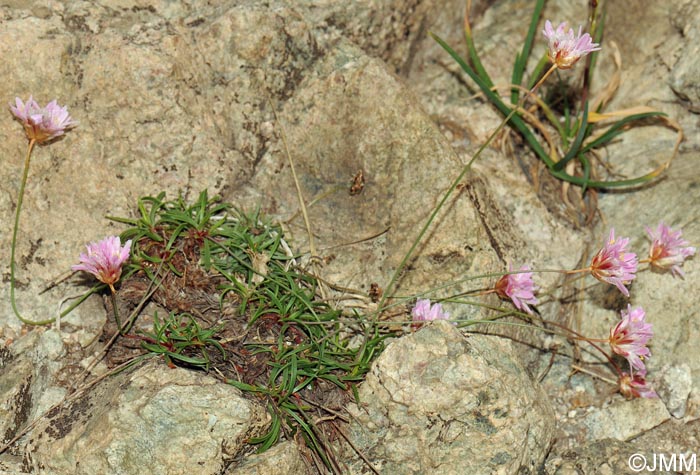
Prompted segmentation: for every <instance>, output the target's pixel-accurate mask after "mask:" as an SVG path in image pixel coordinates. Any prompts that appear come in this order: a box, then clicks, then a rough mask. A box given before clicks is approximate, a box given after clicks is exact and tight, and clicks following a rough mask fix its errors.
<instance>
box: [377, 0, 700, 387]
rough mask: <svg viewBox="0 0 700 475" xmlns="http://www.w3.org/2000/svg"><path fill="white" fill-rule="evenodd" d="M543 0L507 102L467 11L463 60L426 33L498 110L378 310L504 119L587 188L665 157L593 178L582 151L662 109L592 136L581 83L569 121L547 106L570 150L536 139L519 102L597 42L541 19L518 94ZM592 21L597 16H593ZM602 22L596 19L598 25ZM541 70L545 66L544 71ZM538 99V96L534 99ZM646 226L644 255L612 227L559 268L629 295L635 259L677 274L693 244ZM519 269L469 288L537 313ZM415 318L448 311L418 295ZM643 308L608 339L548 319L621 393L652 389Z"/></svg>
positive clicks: (554, 166)
mask: <svg viewBox="0 0 700 475" xmlns="http://www.w3.org/2000/svg"><path fill="white" fill-rule="evenodd" d="M543 4H544V1H537V3H536V5H535V10H534V13H533V16H532V21H531V24H530V28H529V31H528V35H527V38H526V41H525V45H524V46H523V50H522V52H521V53H520V54H519V55H518V56H517V57H516V61H515V67H514V71H513V88H512V94H511V96H510V100H511V104H512V106H509V105H507V104H506V102H505V101H504V100H503V99H502V98H501V97H499V96H498V95H497V94H496V92H495V91H494V84H493V82H492V81H491V79H490V77H489V75H488V74H487V72H486V71H485V69H484V67H483V65H482V64H481V62H480V60H479V56H478V54H477V51H476V48H475V47H474V42H473V38H472V34H471V29H470V27H469V22H468V15H467V16H465V37H466V40H467V49H468V51H469V61H465V60H464V59H462V58H461V57H460V56H459V55H458V54H457V53H456V52H455V51H454V50H453V49H452V48H451V47H450V46H449V45H448V44H447V43H445V42H444V41H443V40H442V39H440V38H439V37H438V36H437V35H434V34H432V33H431V35H432V36H433V38H434V39H435V40H436V41H437V42H438V43H439V44H440V45H441V46H442V47H443V48H444V49H445V50H446V51H447V52H448V53H449V54H450V56H452V58H453V59H454V60H455V61H456V62H457V63H458V64H459V65H460V67H461V68H462V70H463V71H464V72H465V73H466V74H467V75H468V76H469V77H470V78H471V79H472V80H473V81H474V82H475V83H476V84H477V85H478V87H479V88H480V89H481V91H482V93H483V94H484V96H485V97H486V98H487V99H488V100H489V101H490V102H491V103H492V104H493V105H494V106H495V107H496V109H497V110H498V111H499V112H501V114H502V115H503V116H504V119H503V121H502V122H501V123H500V125H499V126H498V127H497V128H496V129H495V130H494V131H493V132H492V133H491V134H490V135H489V137H488V139H487V140H486V141H485V142H484V143H483V144H482V145H481V146H480V147H479V148H478V150H477V151H476V153H475V154H474V155H473V156H472V158H471V160H470V161H469V162H468V163H467V164H466V166H464V168H463V169H462V171H461V173H459V175H458V176H457V178H456V179H455V180H454V181H453V182H452V184H451V186H450V187H449V188H448V189H447V191H446V192H445V193H444V195H443V197H442V199H441V200H440V201H439V203H438V205H437V206H436V207H435V208H434V209H433V211H432V212H431V214H430V215H429V217H428V219H427V221H426V223H425V224H424V226H423V227H422V228H421V230H420V232H419V234H418V236H417V237H416V239H415V240H414V242H413V244H412V246H411V248H410V249H409V251H408V252H407V253H406V255H405V256H404V259H403V260H402V261H401V263H400V264H399V266H398V268H397V269H396V271H395V272H394V275H393V276H392V279H391V280H390V282H389V284H388V286H387V288H386V290H385V292H384V294H383V296H382V299H381V301H380V303H379V310H378V313H380V312H382V311H384V310H386V309H387V308H388V305H386V300H387V299H388V298H390V296H391V295H392V291H393V290H394V286H395V284H396V281H397V279H398V276H399V275H401V273H402V271H403V269H404V268H405V266H406V263H407V262H408V261H409V259H410V258H411V257H412V256H413V253H414V251H415V249H416V247H417V246H418V244H419V243H420V241H421V240H422V238H423V236H424V235H425V233H426V231H427V230H428V228H429V227H430V226H431V224H432V222H433V220H434V219H435V217H436V216H437V214H438V212H439V211H440V209H441V208H442V207H443V205H444V204H445V202H446V201H447V199H448V198H449V197H450V196H451V194H452V193H453V192H454V190H455V189H456V188H457V186H458V184H459V183H460V182H461V180H462V179H463V178H464V176H465V175H466V173H467V172H468V171H469V170H470V169H471V166H472V164H473V163H474V161H475V160H476V159H477V158H478V157H479V156H480V155H481V153H482V152H483V150H484V149H485V148H486V147H487V146H488V145H489V144H490V143H491V142H492V141H493V139H494V138H495V137H496V135H497V134H498V133H499V132H500V131H501V130H502V129H503V127H505V126H506V125H510V126H511V127H513V128H514V129H515V130H516V131H517V132H518V133H520V134H521V135H522V136H523V137H524V139H525V141H526V143H527V144H528V145H529V146H530V148H531V149H532V150H533V152H534V153H535V155H537V156H538V157H539V158H540V159H542V161H543V162H544V163H545V164H546V165H547V168H548V170H549V172H550V173H551V174H552V175H553V176H554V177H556V178H559V179H561V180H563V181H566V182H570V183H573V184H576V185H580V186H581V187H582V189H583V190H584V191H585V190H586V189H587V188H608V187H625V186H635V185H639V184H641V183H644V182H647V181H649V180H651V179H653V178H655V177H656V176H658V174H659V173H660V172H661V171H662V170H663V169H664V168H665V167H666V166H667V165H668V163H667V164H665V165H664V166H662V167H660V168H659V169H657V170H655V171H653V172H651V173H648V174H646V175H644V176H641V177H638V178H633V179H625V180H614V181H599V180H594V179H593V170H592V168H591V161H590V160H589V157H588V153H589V152H591V151H592V150H594V149H595V148H596V147H600V146H602V145H604V144H606V143H608V142H609V141H610V140H612V139H613V138H614V137H616V136H617V135H619V134H620V133H622V132H623V131H624V129H625V127H627V126H628V125H629V124H630V123H632V122H634V121H636V120H640V119H644V118H648V117H660V116H663V114H662V113H660V112H656V111H645V112H644V113H640V114H627V115H626V116H625V117H624V118H623V119H621V120H619V121H618V122H616V123H614V124H612V125H611V126H609V127H608V128H607V129H606V130H605V131H603V132H602V133H599V134H597V135H595V136H593V135H592V133H593V127H592V125H591V122H592V121H590V120H589V102H588V97H587V96H588V91H584V94H583V99H582V101H581V102H582V106H581V108H580V110H579V112H580V116H579V118H578V119H577V121H576V124H575V126H574V125H573V124H572V123H571V112H572V111H573V109H569V110H568V111H567V118H566V121H565V123H566V124H567V126H566V127H565V128H564V129H562V127H561V126H560V121H558V120H557V119H552V115H551V110H549V109H547V108H546V107H544V106H543V107H544V108H545V116H547V117H548V118H550V119H551V120H552V122H553V126H555V127H556V128H557V129H558V130H559V132H560V133H561V138H562V143H563V144H565V145H567V146H568V147H569V149H568V151H567V152H566V153H565V154H563V155H561V156H558V155H557V150H556V148H552V149H551V150H550V151H549V152H548V153H547V152H545V149H544V148H543V147H542V145H541V144H540V142H539V140H538V139H537V137H536V135H535V133H534V132H533V130H532V129H531V128H530V127H529V126H528V125H527V123H526V121H525V119H524V112H523V109H522V107H523V105H524V104H525V102H526V101H527V100H528V99H529V98H530V97H531V96H534V94H535V93H536V92H537V90H538V89H539V88H540V86H541V85H542V84H543V83H544V82H545V80H546V79H547V78H548V77H550V75H551V74H552V73H553V72H554V71H557V70H568V69H571V68H572V67H573V66H574V65H576V64H577V63H578V62H579V61H580V60H581V59H582V58H586V57H589V58H590V55H594V54H595V53H596V52H598V51H599V50H600V49H601V48H600V45H599V43H597V42H594V41H593V38H592V37H591V35H590V34H588V33H583V32H582V27H579V29H578V33H575V32H574V30H573V29H570V28H568V26H567V24H566V23H565V22H564V23H560V24H559V25H558V26H557V27H556V28H554V26H553V25H552V23H551V22H550V21H549V20H547V21H546V22H545V25H544V30H543V31H542V34H543V36H544V38H545V39H546V40H547V43H548V45H547V46H548V48H547V53H546V57H545V58H543V60H542V61H540V63H539V64H538V66H537V67H536V68H535V71H534V73H533V75H532V77H533V80H532V82H531V83H530V84H531V87H530V88H529V89H528V90H527V93H526V94H525V95H523V96H522V97H520V89H521V88H520V83H521V82H522V80H523V78H524V75H525V68H526V66H527V58H528V57H529V55H530V52H531V48H532V43H533V39H534V35H535V33H536V30H537V24H538V22H539V19H540V13H541V10H542V7H543ZM468 10H469V2H468V5H467V14H468ZM596 14H597V10H596V9H594V12H593V15H592V16H593V18H594V19H595V18H596ZM594 24H595V22H594ZM597 26H602V25H597ZM597 37H598V38H600V37H602V28H598V29H597ZM547 63H550V66H549V68H548V69H546V70H545V69H544V68H545V66H546V65H547ZM590 64H591V62H590V59H589V61H588V63H587V78H588V80H587V81H586V84H589V82H590V81H589V80H590V74H591V69H590ZM542 71H545V72H544V73H542ZM538 102H539V103H543V102H542V101H538ZM600 107H601V106H600V104H599V105H598V106H596V110H595V112H594V113H595V114H598V113H599V112H600ZM574 159H575V160H576V161H577V162H578V163H579V165H580V168H579V170H580V172H581V174H580V175H576V174H572V173H574V172H575V171H576V168H575V167H573V168H572V167H570V166H567V164H569V162H571V161H572V160H574ZM647 233H648V234H649V237H650V238H651V240H652V246H651V249H650V251H649V258H647V259H644V260H642V261H638V259H637V255H636V254H635V253H632V252H629V251H628V249H627V246H628V244H629V239H628V238H616V237H615V231H614V229H611V230H610V234H609V238H608V240H607V242H606V243H605V245H604V246H603V247H602V248H601V249H600V250H599V251H598V252H597V253H596V254H595V255H594V257H593V258H592V260H591V262H590V265H589V266H587V267H585V268H582V269H575V270H560V271H555V272H561V273H565V274H576V273H590V275H592V276H593V277H594V278H596V279H598V280H599V281H601V282H604V283H608V284H611V285H614V286H616V287H617V288H618V289H619V290H620V292H621V293H622V294H623V295H624V296H625V297H629V290H628V289H627V287H626V286H627V285H628V284H629V283H630V282H631V281H632V280H633V279H634V278H635V277H636V272H637V267H638V263H639V262H647V263H649V264H650V266H651V267H654V268H656V269H663V270H666V269H668V270H670V271H671V272H672V274H673V275H683V274H682V270H681V269H680V266H681V264H682V263H683V261H684V260H685V259H686V258H688V257H690V256H692V255H693V254H694V253H695V251H696V249H695V248H694V247H692V246H689V243H688V242H687V241H685V240H683V239H682V238H681V231H673V230H671V229H670V228H669V227H668V226H666V225H665V224H663V223H660V224H659V225H658V227H657V229H656V231H652V230H650V229H649V228H647ZM520 269H521V270H520V271H513V267H512V265H511V266H510V267H509V272H507V273H505V274H504V275H503V276H502V277H501V278H500V279H499V280H498V281H497V282H496V283H495V285H494V286H493V287H492V288H491V289H488V290H485V291H483V290H482V291H476V292H474V293H473V294H481V295H483V294H488V293H496V294H497V295H499V296H500V297H501V298H503V299H507V300H511V301H512V303H513V305H514V306H515V307H516V308H517V310H518V311H519V312H516V314H519V315H521V316H523V317H527V318H532V317H533V316H534V315H535V314H534V312H533V309H532V306H535V305H537V304H538V300H537V298H536V296H535V292H536V290H537V286H536V285H535V284H534V282H533V279H532V276H533V272H534V271H531V269H530V267H529V266H527V265H525V266H522V267H521V268H520ZM412 316H413V326H414V328H415V327H418V326H421V325H423V324H424V322H425V321H427V320H437V319H445V320H447V319H449V314H447V313H446V312H444V311H443V310H442V307H441V305H440V304H439V303H435V304H433V305H431V303H430V300H428V299H419V300H418V301H417V302H416V304H415V306H414V308H413V311H412ZM645 317H646V314H645V312H644V310H643V309H642V308H641V307H637V308H632V307H631V306H630V307H628V309H627V311H623V312H622V314H621V321H620V323H618V324H617V325H615V326H614V327H613V328H612V329H611V331H610V336H609V337H608V338H606V339H602V340H601V339H593V338H587V337H584V336H582V335H580V334H579V333H577V332H576V331H574V330H572V329H569V328H566V327H564V326H562V325H560V324H558V323H556V322H547V323H550V324H551V325H553V326H556V327H560V328H561V330H562V331H563V332H564V334H566V335H567V336H568V337H571V338H572V339H577V340H584V341H587V342H588V343H590V344H591V345H592V346H593V347H595V348H596V349H597V350H599V351H600V352H601V353H602V354H603V355H604V356H605V357H606V358H607V359H608V361H609V362H610V363H611V364H612V366H613V368H614V369H615V370H616V372H617V375H618V381H617V384H618V389H619V390H620V392H621V393H622V394H623V395H625V396H627V397H654V396H655V395H656V394H655V392H654V391H653V389H651V387H650V385H649V383H648V382H647V381H646V367H645V365H644V363H643V361H644V359H645V358H648V357H649V356H651V353H650V352H649V350H648V348H647V346H646V345H647V343H648V341H649V339H650V338H651V336H652V334H653V333H652V330H651V325H650V324H647V323H645V322H644V319H645ZM599 342H607V343H608V344H609V345H610V349H611V352H612V353H608V352H607V351H605V350H604V349H602V348H601V347H600V346H599V345H598V343H599ZM613 355H619V356H622V357H624V358H626V359H627V361H628V362H629V371H626V370H623V369H621V368H620V367H619V365H618V364H617V362H616V361H615V359H614V357H613Z"/></svg>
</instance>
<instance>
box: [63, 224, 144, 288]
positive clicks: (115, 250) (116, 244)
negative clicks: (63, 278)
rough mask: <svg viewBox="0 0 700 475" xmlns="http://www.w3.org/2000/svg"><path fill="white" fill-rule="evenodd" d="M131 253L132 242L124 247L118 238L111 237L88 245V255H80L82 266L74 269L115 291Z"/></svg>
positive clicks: (78, 265)
mask: <svg viewBox="0 0 700 475" xmlns="http://www.w3.org/2000/svg"><path fill="white" fill-rule="evenodd" d="M130 251H131V240H128V241H126V244H124V247H122V246H121V241H120V240H119V237H118V236H109V237H106V238H104V239H103V240H102V241H100V242H93V243H90V244H88V245H87V254H80V264H77V265H74V266H72V269H73V270H83V271H85V272H89V273H91V274H92V275H94V276H95V277H97V279H98V280H99V281H100V282H104V283H105V284H107V285H109V287H110V289H112V291H114V283H115V282H117V281H118V280H119V278H120V277H121V275H122V265H123V264H124V262H126V260H127V259H128V258H129V252H130Z"/></svg>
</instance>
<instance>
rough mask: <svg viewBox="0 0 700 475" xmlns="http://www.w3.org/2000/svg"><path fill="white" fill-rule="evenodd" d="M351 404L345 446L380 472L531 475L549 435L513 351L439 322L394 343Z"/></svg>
mask: <svg viewBox="0 0 700 475" xmlns="http://www.w3.org/2000/svg"><path fill="white" fill-rule="evenodd" d="M359 395H360V403H359V405H351V406H350V408H349V410H350V413H351V415H352V422H351V427H350V437H351V439H352V440H353V443H354V445H355V446H356V447H357V448H358V449H359V450H360V451H361V452H362V453H363V454H364V455H365V456H366V457H367V458H368V459H369V460H370V462H371V463H372V464H373V465H374V466H375V467H376V468H377V469H378V470H379V471H380V473H387V474H388V473H392V474H413V473H415V474H418V473H430V472H433V471H436V470H439V471H440V473H442V474H463V473H473V474H487V473H503V474H506V473H516V472H518V470H525V471H527V473H535V472H536V471H537V468H538V467H539V466H540V464H541V463H542V462H543V460H544V458H545V456H546V454H547V451H548V449H549V446H550V443H551V441H552V437H553V436H554V433H553V431H554V419H553V411H552V408H551V406H550V405H549V401H548V399H547V396H546V395H545V394H544V393H543V392H542V390H541V389H540V388H539V387H538V386H537V385H536V383H533V382H532V381H531V380H530V378H529V377H528V375H527V373H526V372H525V370H524V369H523V368H522V366H521V365H520V363H518V361H517V358H516V357H515V355H514V353H513V349H512V348H511V344H510V343H509V342H508V341H507V340H504V339H500V338H497V337H490V336H483V335H473V336H470V337H465V336H464V335H462V334H461V333H460V332H459V331H458V330H457V329H455V328H454V327H453V326H452V325H450V324H449V323H445V322H438V323H435V324H431V325H427V326H426V327H424V328H423V329H421V330H420V331H418V332H416V333H415V334H412V335H409V336H405V337H403V338H400V339H397V340H395V341H394V342H392V343H391V344H390V345H389V346H388V347H387V348H386V350H385V351H384V352H383V353H382V355H381V356H380V357H379V358H378V359H377V361H376V362H375V364H374V366H373V368H372V371H371V372H370V374H369V375H368V377H367V379H366V381H365V382H364V383H363V384H362V385H361V386H360V390H359ZM352 469H353V473H365V472H366V470H364V471H363V465H362V462H361V461H357V462H356V463H354V464H353V466H352Z"/></svg>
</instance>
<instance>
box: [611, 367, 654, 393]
mask: <svg viewBox="0 0 700 475" xmlns="http://www.w3.org/2000/svg"><path fill="white" fill-rule="evenodd" d="M646 375H647V372H646V371H637V372H636V373H631V374H630V373H626V372H623V373H621V374H620V378H619V379H618V385H619V390H620V393H621V394H622V395H623V396H625V397H626V398H628V399H633V398H636V397H643V398H649V399H651V398H656V397H658V395H657V394H656V391H654V390H653V389H652V387H651V384H649V382H648V381H647V380H646Z"/></svg>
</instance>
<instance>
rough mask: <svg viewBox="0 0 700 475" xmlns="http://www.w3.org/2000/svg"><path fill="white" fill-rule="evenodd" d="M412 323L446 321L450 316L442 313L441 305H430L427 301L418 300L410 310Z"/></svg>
mask: <svg viewBox="0 0 700 475" xmlns="http://www.w3.org/2000/svg"><path fill="white" fill-rule="evenodd" d="M411 315H412V316H413V321H414V322H427V321H432V320H447V319H449V318H450V314H449V313H447V312H443V310H442V305H440V304H439V303H435V304H433V305H432V306H431V305H430V300H429V299H418V300H417V301H416V305H415V306H414V307H413V310H411Z"/></svg>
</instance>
